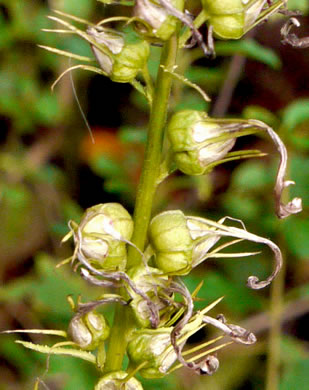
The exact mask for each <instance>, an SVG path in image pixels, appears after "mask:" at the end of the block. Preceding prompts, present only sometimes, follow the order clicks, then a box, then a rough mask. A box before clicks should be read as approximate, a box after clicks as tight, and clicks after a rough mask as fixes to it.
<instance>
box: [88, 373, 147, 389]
mask: <svg viewBox="0 0 309 390" xmlns="http://www.w3.org/2000/svg"><path fill="white" fill-rule="evenodd" d="M127 375H128V374H127V373H126V372H125V371H113V372H109V373H108V374H106V375H104V376H103V377H102V378H101V379H100V380H99V382H98V383H97V384H96V385H95V388H94V390H143V387H142V385H141V383H140V382H139V381H138V380H137V379H136V378H130V379H129V380H128V381H127V382H126V381H125V378H126V377H127Z"/></svg>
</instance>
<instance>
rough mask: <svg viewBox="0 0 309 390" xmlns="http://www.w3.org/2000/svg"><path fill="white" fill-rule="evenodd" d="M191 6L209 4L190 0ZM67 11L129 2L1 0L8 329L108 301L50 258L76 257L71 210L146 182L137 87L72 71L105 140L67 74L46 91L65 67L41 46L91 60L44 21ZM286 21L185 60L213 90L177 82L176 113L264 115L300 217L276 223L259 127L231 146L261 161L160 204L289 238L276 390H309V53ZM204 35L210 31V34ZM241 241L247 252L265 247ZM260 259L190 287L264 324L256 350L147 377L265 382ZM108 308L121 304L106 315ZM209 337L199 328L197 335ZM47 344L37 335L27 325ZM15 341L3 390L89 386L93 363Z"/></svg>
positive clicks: (238, 384) (2, 351) (252, 389)
mask: <svg viewBox="0 0 309 390" xmlns="http://www.w3.org/2000/svg"><path fill="white" fill-rule="evenodd" d="M289 6H290V8H292V9H293V8H298V9H301V10H302V12H303V16H302V17H300V21H301V24H302V26H301V27H300V28H299V29H298V31H297V33H298V34H299V35H300V36H305V35H308V34H309V17H308V16H306V15H308V10H309V5H308V3H307V1H306V0H290V1H289ZM188 8H189V9H190V10H191V11H193V12H194V13H195V14H196V12H197V11H198V9H199V2H198V1H195V0H194V1H190V2H188ZM51 9H59V10H62V11H65V12H68V13H71V14H74V15H76V16H80V17H83V18H85V19H89V20H91V21H93V22H97V21H99V20H101V19H102V18H104V17H107V16H112V15H117V14H122V15H125V14H128V12H129V10H128V8H126V7H121V6H104V5H102V4H100V3H98V2H97V1H95V0H50V1H44V0H29V1H22V0H7V1H0V48H1V54H0V71H1V77H0V126H1V131H0V142H1V144H0V259H1V261H0V278H1V282H2V283H1V286H0V329H1V330H5V329H21V328H26V329H29V328H51V329H66V327H67V325H68V322H69V320H70V318H71V315H72V313H71V310H70V308H69V305H68V304H67V301H66V296H67V295H69V294H72V295H73V296H74V298H76V297H77V296H78V295H79V294H81V295H82V298H83V300H84V301H86V300H87V299H91V298H94V297H95V296H97V295H98V290H97V289H96V288H94V287H93V286H89V285H86V284H85V283H84V282H83V281H82V280H81V278H80V277H78V274H75V273H73V272H72V271H71V270H70V269H69V268H65V267H63V268H60V269H56V268H55V265H56V264H57V263H58V262H59V261H61V260H63V259H65V258H66V257H68V256H70V254H71V250H72V248H71V247H70V245H67V244H66V245H63V246H61V245H60V241H61V239H62V237H63V236H64V234H66V233H67V232H68V227H67V222H68V220H70V219H73V220H75V221H77V222H78V221H79V219H80V217H81V215H82V212H83V210H84V209H85V208H87V207H90V206H92V205H94V204H97V203H103V202H109V201H115V202H121V203H122V204H123V205H124V206H125V207H126V208H127V209H128V210H129V211H130V212H132V211H133V206H134V196H135V191H136V185H137V182H138V177H139V174H140V169H141V162H142V158H143V148H144V143H145V139H146V127H147V118H148V112H147V106H146V103H145V101H144V100H143V98H141V97H140V96H139V95H138V94H137V92H136V91H134V90H132V88H131V87H130V86H129V85H126V84H116V83H112V82H111V81H110V80H109V79H107V78H104V77H102V76H98V75H94V74H91V73H88V72H85V71H82V70H80V71H75V72H74V73H73V80H74V85H75V87H76V90H77V94H78V97H79V100H80V103H81V105H82V107H83V110H84V111H85V114H86V117H87V119H88V121H89V124H90V126H91V129H92V133H93V136H94V139H95V143H94V144H93V143H92V142H91V137H90V135H89V132H88V130H87V128H86V125H85V123H84V122H83V120H82V117H81V114H80V112H79V110H78V107H77V103H76V100H75V99H74V94H73V90H72V84H71V81H70V77H69V76H68V75H67V76H65V77H64V78H63V79H62V80H61V81H60V83H59V84H58V85H57V87H56V88H55V91H54V92H53V93H52V92H51V90H50V86H51V84H52V82H53V81H54V80H55V79H56V78H57V76H58V75H59V74H60V73H61V72H63V71H64V70H65V69H66V68H67V67H68V66H70V63H69V61H68V59H66V58H61V57H59V56H56V55H54V54H52V53H49V52H46V51H44V50H42V49H40V48H39V47H38V46H37V45H38V44H43V45H49V46H54V47H57V48H59V49H62V50H67V51H72V52H75V53H78V54H82V55H87V54H89V52H90V51H89V48H88V47H87V45H86V44H85V43H84V42H82V41H81V40H80V39H77V38H75V37H72V36H65V37H62V36H59V35H55V34H54V35H52V34H48V33H44V32H42V31H41V29H42V28H52V27H54V26H53V24H52V23H51V21H49V20H48V19H47V18H46V16H47V15H48V14H50V13H51ZM284 20H285V19H284V18H283V17H275V18H272V20H271V21H269V22H267V23H265V24H263V25H261V26H260V27H258V28H257V29H255V30H254V32H253V33H250V34H249V35H250V36H249V37H248V38H247V39H245V40H242V41H237V42H223V41H221V42H217V44H216V52H217V58H216V59H215V60H212V61H211V60H207V59H205V58H201V56H199V55H197V56H195V58H193V56H194V55H193V54H192V53H194V51H190V52H188V53H186V54H184V55H183V56H182V57H181V62H180V66H182V67H183V69H186V73H185V74H186V77H188V78H189V79H190V80H191V81H193V82H196V83H198V84H199V85H200V86H201V87H202V88H203V89H204V90H205V91H207V92H208V93H209V95H210V96H211V98H212V103H211V104H209V105H206V103H205V102H204V101H203V100H202V99H201V97H200V96H199V95H198V94H197V93H196V91H194V90H192V89H189V88H187V87H184V86H182V85H180V84H177V83H176V84H175V88H174V92H173V96H172V101H171V106H172V108H173V109H175V108H176V109H180V108H196V109H206V110H208V111H209V113H210V114H211V113H212V114H213V115H214V116H226V117H243V118H256V119H261V120H263V121H265V122H266V123H268V124H269V125H271V126H272V127H273V128H274V129H275V130H276V131H277V132H278V133H279V135H280V137H281V138H282V139H283V140H284V142H285V143H286V145H287V148H288V151H289V157H290V158H289V176H290V178H291V179H292V180H295V182H296V186H294V187H293V188H292V187H291V188H290V190H289V192H290V195H289V196H300V197H302V199H303V206H304V211H303V212H302V213H301V214H299V215H297V216H292V217H290V218H288V219H287V220H283V221H279V220H277V219H276V217H275V215H274V204H273V186H274V180H275V174H276V169H277V165H278V156H277V154H276V151H275V148H274V147H273V145H272V144H271V143H270V140H269V139H267V138H266V137H256V136H250V137H245V138H242V139H240V140H238V141H237V144H236V148H238V149H244V148H248V147H250V149H254V148H259V149H260V150H262V151H264V152H267V153H268V155H267V156H266V157H264V158H263V159H252V160H248V161H242V162H234V163H230V164H225V165H221V166H219V167H218V168H216V169H215V170H214V171H213V172H212V173H211V174H210V175H209V176H202V177H186V176H184V175H182V174H180V173H176V174H174V175H172V176H171V177H170V178H168V179H167V180H166V181H165V182H164V183H163V184H162V185H161V186H160V188H159V191H158V196H157V197H156V204H155V205H154V209H155V212H158V211H161V210H164V209H167V208H169V209H176V208H180V209H182V210H183V211H184V212H185V213H186V214H194V215H200V216H205V217H207V218H210V219H216V220H217V219H219V218H220V217H222V216H225V215H230V216H233V217H234V218H239V219H242V220H243V221H244V222H245V223H246V227H247V229H248V230H249V231H251V232H253V233H256V234H259V235H263V236H265V237H269V238H271V239H273V240H274V241H275V242H277V243H278V244H279V246H280V247H281V248H282V251H283V253H284V257H285V261H286V270H285V272H286V274H285V286H284V291H283V292H282V293H281V295H280V294H279V302H280V301H282V302H283V305H284V306H283V313H282V329H283V330H282V337H281V340H280V343H281V362H280V373H281V379H280V390H296V389H297V390H305V389H308V383H309V377H308V372H309V353H308V345H309V336H308V327H309V284H308V280H309V220H308V211H309V191H308V189H309V159H308V152H309V130H308V129H309V92H308V91H309V49H304V50H299V49H293V48H291V47H288V46H283V45H282V44H281V43H280V28H281V26H282V24H283V22H284ZM202 31H203V30H202ZM159 51H160V49H158V48H155V47H154V48H153V49H152V53H151V59H150V63H149V66H150V70H151V72H152V74H153V73H155V69H156V66H157V65H158V56H159ZM256 248H257V247H255V246H253V245H251V244H250V245H249V244H243V245H242V246H241V245H240V244H239V246H238V248H237V251H240V250H242V249H243V250H246V251H247V250H250V251H251V250H252V249H253V250H256ZM260 249H263V252H262V253H261V254H260V255H258V256H257V257H254V258H249V259H241V260H235V259H227V260H224V259H219V260H208V261H207V263H205V264H203V265H201V266H199V267H198V268H197V269H195V271H194V272H193V273H192V274H191V275H190V276H188V277H186V278H185V279H186V283H187V284H188V286H189V288H190V290H191V291H193V290H194V288H195V287H196V286H197V284H198V283H199V281H200V280H201V279H203V280H204V285H203V288H202V290H201V292H200V294H199V297H200V298H202V300H201V301H200V302H198V303H197V307H203V306H205V305H207V304H208V303H210V302H211V301H213V300H215V299H217V298H218V297H220V296H222V295H224V296H225V299H224V300H223V301H222V302H221V304H220V307H219V308H218V310H219V312H224V313H225V316H226V317H227V318H228V319H229V322H232V323H241V324H244V325H246V326H248V327H249V328H250V329H251V330H252V331H254V332H255V333H256V335H257V336H258V339H259V343H258V344H257V345H256V346H254V347H250V348H246V347H243V346H242V347H239V346H232V347H230V348H227V349H226V350H224V351H222V352H220V353H219V359H220V364H221V368H220V370H219V371H218V373H216V374H215V375H214V376H213V377H197V376H194V375H192V374H191V373H190V372H188V371H185V370H179V371H178V372H176V373H175V374H173V375H172V376H170V377H168V378H166V379H162V380H158V381H144V386H145V389H147V390H151V389H183V390H185V389H191V388H194V389H195V390H200V389H211V390H225V389H226V390H236V389H237V390H260V389H263V388H264V386H265V376H266V365H267V351H268V348H269V339H268V334H269V329H270V321H269V315H268V313H269V305H270V304H269V297H270V289H269V288H268V289H266V290H265V291H251V290H249V289H248V288H247V287H246V286H245V281H246V279H247V277H248V276H249V275H259V276H260V277H265V276H267V275H268V273H269V272H270V270H271V266H272V259H271V254H270V252H269V251H268V250H267V249H265V250H264V248H259V247H258V250H260ZM105 312H106V313H107V317H108V318H110V319H111V318H112V308H107V309H106V310H105ZM207 335H208V334H206V332H202V333H199V334H198V335H197V337H195V338H194V339H192V340H191V342H192V343H197V342H199V341H202V340H204V338H205V337H207ZM20 338H22V339H23V340H30V341H33V342H39V343H43V344H48V343H49V344H50V343H51V342H52V341H51V340H49V339H48V338H43V337H42V336H35V335H31V336H27V335H22V336H21V337H20ZM15 339H16V337H12V336H8V335H4V336H3V335H2V336H1V338H0V372H1V376H0V390H4V389H5V390H11V389H12V390H13V389H14V390H19V389H31V388H33V384H34V381H35V379H36V378H37V377H40V378H42V380H44V382H45V383H46V384H47V385H48V386H49V388H50V389H56V390H57V389H66V390H71V389H72V390H79V389H83V390H88V389H89V390H90V389H92V388H93V385H94V383H95V382H96V381H97V378H98V377H97V374H96V373H95V372H94V371H93V369H92V367H90V366H89V365H87V364H86V363H81V362H80V361H78V360H76V359H74V358H69V357H66V358H64V357H52V358H51V359H50V361H49V365H48V372H47V370H46V367H47V363H46V356H43V355H40V354H38V353H34V352H31V351H28V350H25V349H23V348H22V347H21V346H19V345H17V344H15V343H14V340H15Z"/></svg>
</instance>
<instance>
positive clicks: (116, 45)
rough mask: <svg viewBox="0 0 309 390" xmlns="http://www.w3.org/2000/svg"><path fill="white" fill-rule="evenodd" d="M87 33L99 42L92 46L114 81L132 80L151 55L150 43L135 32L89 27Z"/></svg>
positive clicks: (104, 68)
mask: <svg viewBox="0 0 309 390" xmlns="http://www.w3.org/2000/svg"><path fill="white" fill-rule="evenodd" d="M87 33H88V34H89V36H90V37H92V39H93V40H94V41H95V42H96V43H97V44H96V45H91V48H92V50H93V53H94V55H95V57H96V59H97V61H98V62H99V64H100V66H101V68H102V70H103V71H104V72H105V73H106V74H107V75H108V76H109V77H110V79H111V80H112V81H116V82H118V83H128V82H131V81H132V80H134V79H135V77H136V76H137V74H138V72H140V71H142V70H143V68H144V66H145V64H146V62H147V60H148V57H149V52H150V49H149V44H148V43H147V42H146V41H145V40H142V39H140V38H139V37H138V36H137V35H136V34H134V33H133V32H130V33H121V32H118V31H116V30H110V29H103V28H96V27H89V28H88V30H87Z"/></svg>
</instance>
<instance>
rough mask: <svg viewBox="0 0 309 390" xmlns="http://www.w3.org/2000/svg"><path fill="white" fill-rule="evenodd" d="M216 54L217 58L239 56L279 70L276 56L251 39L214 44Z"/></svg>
mask: <svg viewBox="0 0 309 390" xmlns="http://www.w3.org/2000/svg"><path fill="white" fill-rule="evenodd" d="M216 53H217V55H218V56H231V55H234V54H241V55H243V56H245V57H247V58H250V59H252V60H256V61H258V62H262V63H264V64H266V65H268V66H269V67H271V68H273V69H277V70H278V69H280V68H281V61H280V58H279V57H278V56H277V54H276V53H275V52H274V51H273V50H271V49H269V48H265V46H262V45H260V44H259V43H257V42H256V41H254V40H253V39H243V40H239V41H233V42H231V41H229V42H216Z"/></svg>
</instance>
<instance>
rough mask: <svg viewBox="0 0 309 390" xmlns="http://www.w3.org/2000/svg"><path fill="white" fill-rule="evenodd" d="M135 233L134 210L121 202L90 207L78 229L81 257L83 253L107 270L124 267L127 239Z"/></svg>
mask: <svg viewBox="0 0 309 390" xmlns="http://www.w3.org/2000/svg"><path fill="white" fill-rule="evenodd" d="M132 233H133V221H132V218H131V216H130V214H129V213H128V212H127V211H126V210H125V209H124V208H123V207H122V206H121V205H120V204H118V203H103V204H98V205H96V206H93V207H90V208H89V209H87V210H86V212H85V214H84V216H83V218H82V221H81V223H80V224H79V226H78V227H77V228H76V229H75V230H74V241H75V243H76V245H77V248H78V250H77V257H79V256H83V257H84V258H86V259H87V260H90V261H92V262H94V263H95V264H96V265H98V266H100V267H101V268H102V269H104V270H112V271H115V270H123V269H125V266H126V257H127V252H126V243H125V240H130V238H131V236H132Z"/></svg>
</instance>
